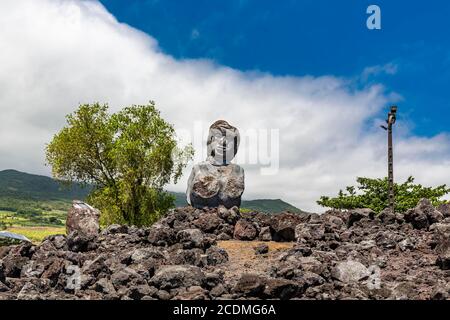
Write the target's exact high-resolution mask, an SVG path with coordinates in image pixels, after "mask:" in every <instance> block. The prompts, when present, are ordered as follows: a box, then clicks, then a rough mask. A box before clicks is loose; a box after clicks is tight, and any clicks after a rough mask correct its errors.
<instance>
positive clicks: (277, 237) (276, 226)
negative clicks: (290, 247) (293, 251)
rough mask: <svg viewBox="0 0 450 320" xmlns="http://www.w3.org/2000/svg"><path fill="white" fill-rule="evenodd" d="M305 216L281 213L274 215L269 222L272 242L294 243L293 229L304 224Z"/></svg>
mask: <svg viewBox="0 0 450 320" xmlns="http://www.w3.org/2000/svg"><path fill="white" fill-rule="evenodd" d="M305 219H306V215H305V216H302V215H300V214H294V213H289V212H285V213H281V214H277V215H274V216H273V217H272V218H271V221H270V228H271V230H272V238H273V240H274V241H295V228H296V226H297V225H298V224H300V223H302V222H304V221H305Z"/></svg>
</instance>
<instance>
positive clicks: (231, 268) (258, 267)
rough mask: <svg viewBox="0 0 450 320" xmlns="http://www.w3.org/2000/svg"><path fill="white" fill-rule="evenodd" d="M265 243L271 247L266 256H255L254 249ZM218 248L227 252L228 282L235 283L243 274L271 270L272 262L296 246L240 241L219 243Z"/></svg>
mask: <svg viewBox="0 0 450 320" xmlns="http://www.w3.org/2000/svg"><path fill="white" fill-rule="evenodd" d="M261 243H265V244H267V245H268V246H269V252H268V253H266V254H260V255H257V254H255V250H254V247H256V246H257V245H259V244H261ZM217 246H219V247H220V248H223V249H225V250H226V251H227V253H228V257H229V261H228V262H227V263H225V264H224V265H223V268H222V270H223V271H225V274H224V278H225V279H226V281H231V282H234V281H236V280H237V279H238V278H239V275H241V274H243V273H247V272H249V273H254V272H256V273H259V272H263V273H264V272H266V271H268V269H269V268H270V266H271V265H273V264H272V261H273V260H275V259H276V258H277V257H278V256H279V255H280V253H282V252H283V251H287V250H289V249H291V248H292V247H293V246H294V242H274V241H239V240H227V241H218V243H217Z"/></svg>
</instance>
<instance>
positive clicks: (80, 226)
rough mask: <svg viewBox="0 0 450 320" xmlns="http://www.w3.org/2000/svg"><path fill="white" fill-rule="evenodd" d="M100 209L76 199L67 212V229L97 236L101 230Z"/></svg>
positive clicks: (69, 231) (68, 231)
mask: <svg viewBox="0 0 450 320" xmlns="http://www.w3.org/2000/svg"><path fill="white" fill-rule="evenodd" d="M99 217H100V211H99V210H97V209H95V208H93V207H91V206H90V205H88V204H87V203H84V202H83V201H78V200H74V201H73V204H72V207H71V208H70V209H69V211H68V212H67V220H66V231H67V234H70V233H71V232H73V231H78V232H80V233H83V234H85V235H88V236H91V235H92V236H97V235H98V233H99V230H100V225H99V222H98V219H99Z"/></svg>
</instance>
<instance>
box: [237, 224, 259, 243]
mask: <svg viewBox="0 0 450 320" xmlns="http://www.w3.org/2000/svg"><path fill="white" fill-rule="evenodd" d="M233 236H234V238H235V239H237V240H253V239H255V238H256V236H257V230H256V227H255V226H254V224H253V223H252V222H251V221H249V220H246V219H241V220H239V221H238V222H237V223H236V226H235V227H234V235H233Z"/></svg>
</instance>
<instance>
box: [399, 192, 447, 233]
mask: <svg viewBox="0 0 450 320" xmlns="http://www.w3.org/2000/svg"><path fill="white" fill-rule="evenodd" d="M443 218H444V216H443V214H442V213H440V212H439V211H438V210H436V209H435V208H434V207H433V205H432V204H431V202H430V200H428V199H421V200H420V201H419V203H418V204H417V206H416V207H415V208H413V209H409V210H408V211H407V212H406V213H405V215H404V219H405V221H406V222H409V223H411V224H412V225H413V227H414V228H416V229H426V228H428V227H429V226H430V225H431V224H433V223H436V222H439V221H441V220H442V219H443Z"/></svg>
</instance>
